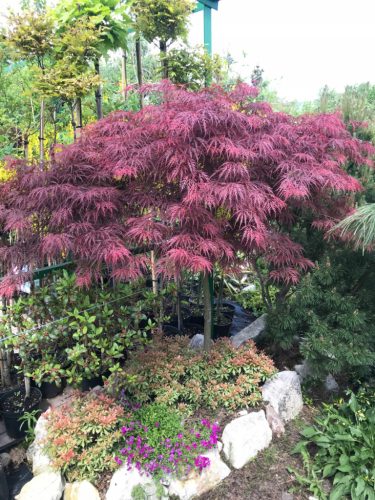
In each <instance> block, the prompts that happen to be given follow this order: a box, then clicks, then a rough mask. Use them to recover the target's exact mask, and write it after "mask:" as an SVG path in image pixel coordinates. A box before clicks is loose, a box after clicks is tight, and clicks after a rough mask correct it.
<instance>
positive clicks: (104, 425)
mask: <svg viewBox="0 0 375 500" xmlns="http://www.w3.org/2000/svg"><path fill="white" fill-rule="evenodd" d="M124 416H125V412H124V409H123V408H122V407H121V406H120V405H118V404H116V402H115V401H114V400H113V399H112V398H110V397H108V396H106V395H104V394H98V393H95V392H92V393H89V394H88V395H86V396H78V395H77V397H76V398H74V399H73V401H72V402H71V403H70V404H69V405H67V406H64V407H62V408H60V409H57V410H54V411H51V412H50V413H49V414H47V419H48V424H47V429H48V434H47V440H46V443H45V450H46V452H47V453H48V455H49V456H50V457H51V458H52V460H53V466H54V467H56V468H57V469H59V470H61V471H62V472H63V473H64V474H65V476H66V478H67V480H68V481H70V482H72V481H82V480H83V479H88V480H91V481H95V479H96V478H97V477H98V475H99V474H101V473H103V472H105V471H109V470H115V469H116V464H115V462H114V460H113V457H114V452H115V450H116V447H117V446H118V443H119V442H120V440H121V436H122V434H121V431H120V429H119V422H120V419H121V418H123V417H124Z"/></svg>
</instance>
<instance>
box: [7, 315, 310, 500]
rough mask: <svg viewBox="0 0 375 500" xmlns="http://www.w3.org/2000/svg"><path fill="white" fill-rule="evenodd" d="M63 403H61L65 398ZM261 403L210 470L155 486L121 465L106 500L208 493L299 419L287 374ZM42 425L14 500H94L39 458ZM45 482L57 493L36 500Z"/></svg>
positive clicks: (215, 453)
mask: <svg viewBox="0 0 375 500" xmlns="http://www.w3.org/2000/svg"><path fill="white" fill-rule="evenodd" d="M266 319H267V315H265V314H264V315H263V316H261V317H260V318H258V319H257V320H256V321H254V322H253V323H251V324H250V325H249V326H247V327H246V328H244V329H243V330H241V331H240V332H238V333H237V334H236V335H234V336H233V337H232V338H231V341H232V343H233V345H234V346H235V347H239V346H241V345H242V344H243V343H244V342H246V341H247V340H249V339H253V340H256V339H259V338H260V337H261V336H262V335H263V333H264V332H265V329H266ZM190 345H191V347H192V348H193V349H201V348H202V347H203V335H195V336H194V337H193V338H192V340H191V342H190ZM67 389H68V388H67ZM64 393H65V391H64ZM67 396H68V395H67ZM60 397H61V396H60ZM62 397H63V398H64V397H65V399H66V396H64V395H63V396H62ZM68 397H69V396H68ZM262 398H263V402H264V403H265V411H264V410H257V411H248V410H241V411H240V412H238V413H237V416H236V417H235V418H233V419H232V420H231V421H230V422H229V423H228V424H227V425H226V426H225V427H224V429H223V434H222V442H219V443H218V446H217V448H214V449H213V450H210V451H209V452H207V454H206V456H207V457H208V458H209V459H210V466H209V467H208V468H207V469H204V470H203V471H202V472H201V473H199V472H198V471H193V472H192V473H191V474H190V475H189V476H188V477H187V478H184V479H176V478H174V477H170V478H168V479H166V480H165V481H164V482H163V484H157V483H156V482H155V481H154V480H153V479H152V478H150V477H149V476H146V474H140V473H139V472H138V471H137V470H136V469H132V470H130V471H128V470H127V467H126V466H125V465H123V466H121V467H120V468H119V469H118V470H117V471H116V472H115V473H114V474H113V476H112V479H111V482H110V485H109V488H108V490H107V492H106V500H132V492H133V490H134V488H137V489H141V491H143V492H144V494H145V498H147V499H148V500H159V499H167V498H170V496H173V497H174V498H176V497H177V498H179V499H180V500H191V499H192V498H194V497H196V496H199V495H202V494H203V493H206V492H207V491H210V490H212V489H213V488H215V487H216V486H218V485H219V484H220V483H221V482H222V481H223V480H224V479H225V478H226V477H228V476H229V474H231V472H232V469H231V468H230V467H232V468H233V469H241V468H242V467H244V466H245V465H246V464H247V463H248V462H249V461H250V460H252V459H254V458H255V457H256V456H257V454H258V453H259V452H260V451H261V450H264V449H265V448H267V447H268V446H269V445H270V444H271V442H272V438H273V437H274V436H277V437H279V436H280V435H281V434H283V433H284V432H285V426H284V424H285V423H286V422H289V421H290V420H292V419H294V418H295V417H296V416H297V415H298V414H299V413H300V411H301V410H302V407H303V401H302V392H301V384H300V377H299V375H298V374H297V373H296V372H295V371H289V370H286V371H281V372H278V373H276V374H275V375H274V376H273V377H272V378H271V379H270V380H268V381H267V382H266V383H265V384H264V385H263V387H262ZM57 399H58V398H56V400H57ZM50 403H51V406H53V407H56V406H59V401H56V402H55V401H53V402H52V401H51V402H50ZM45 424H46V420H45V418H44V415H42V416H41V417H40V418H39V420H38V422H37V425H36V427H35V440H34V442H33V443H32V444H31V446H30V447H29V449H28V451H27V457H28V460H29V461H30V462H31V463H32V470H33V474H34V478H33V479H32V480H31V481H30V482H29V483H27V484H26V485H25V486H24V487H23V488H22V490H21V493H20V494H19V495H18V497H17V500H35V498H39V500H60V499H61V498H62V495H63V491H64V489H65V491H64V500H98V499H99V498H100V496H99V493H98V491H97V489H96V488H95V487H94V486H93V485H92V484H91V483H89V482H88V481H82V482H75V483H71V484H67V485H65V483H64V479H63V478H62V475H61V473H60V472H59V471H58V472H57V471H54V470H53V467H52V464H51V461H50V459H49V457H48V456H47V455H46V454H45V453H43V440H45V438H46V432H47V431H46V427H45ZM44 476H45V478H46V479H47V478H49V479H48V480H49V481H52V479H53V481H55V483H56V484H58V485H59V487H58V488H56V490H55V491H52V490H51V488H48V485H47V484H46V488H45V490H44V492H43V494H42V495H39V496H37V497H36V496H35V491H40V484H41V483H42V482H43V477H44ZM52 476H53V478H52ZM33 482H34V485H33V484H32V483H33ZM33 488H36V489H33ZM38 488H39V489H38ZM29 491H33V493H32V495H34V496H30V494H29ZM88 495H89V497H90V498H89V497H88Z"/></svg>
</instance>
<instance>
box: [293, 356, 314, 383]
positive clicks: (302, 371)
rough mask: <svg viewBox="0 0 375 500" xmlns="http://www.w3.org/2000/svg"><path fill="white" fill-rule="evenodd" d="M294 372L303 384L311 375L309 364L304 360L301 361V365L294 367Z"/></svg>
mask: <svg viewBox="0 0 375 500" xmlns="http://www.w3.org/2000/svg"><path fill="white" fill-rule="evenodd" d="M294 371H295V372H297V374H298V375H299V378H300V381H301V382H303V381H304V380H305V379H307V378H310V377H311V375H312V370H311V367H310V364H309V362H308V361H307V360H306V359H304V360H303V362H302V364H300V365H294Z"/></svg>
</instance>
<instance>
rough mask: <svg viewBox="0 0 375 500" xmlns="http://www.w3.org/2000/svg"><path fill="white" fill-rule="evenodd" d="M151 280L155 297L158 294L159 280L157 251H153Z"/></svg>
mask: <svg viewBox="0 0 375 500" xmlns="http://www.w3.org/2000/svg"><path fill="white" fill-rule="evenodd" d="M150 260H151V279H152V291H153V293H154V294H155V295H157V293H158V279H157V277H156V258H155V250H151V259H150Z"/></svg>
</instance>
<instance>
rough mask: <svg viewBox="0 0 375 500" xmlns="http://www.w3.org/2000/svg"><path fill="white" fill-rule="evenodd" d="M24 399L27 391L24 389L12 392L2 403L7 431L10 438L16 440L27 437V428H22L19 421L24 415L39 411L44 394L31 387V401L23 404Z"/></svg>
mask: <svg viewBox="0 0 375 500" xmlns="http://www.w3.org/2000/svg"><path fill="white" fill-rule="evenodd" d="M18 394H19V397H18ZM24 398H25V389H24V388H23V387H22V388H17V389H13V390H12V391H10V392H9V393H8V394H7V395H6V396H5V397H4V399H3V400H2V402H1V411H2V414H3V419H4V424H5V429H6V431H7V433H8V436H9V437H11V438H14V439H21V438H24V437H25V435H26V426H25V425H23V426H22V428H21V425H22V422H21V421H20V420H19V419H20V417H22V415H23V414H24V413H26V412H32V411H34V410H38V409H39V405H40V402H41V400H42V393H41V391H40V390H39V389H38V388H37V387H31V393H30V398H29V401H26V403H24V404H22V400H24ZM16 403H17V404H16Z"/></svg>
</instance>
